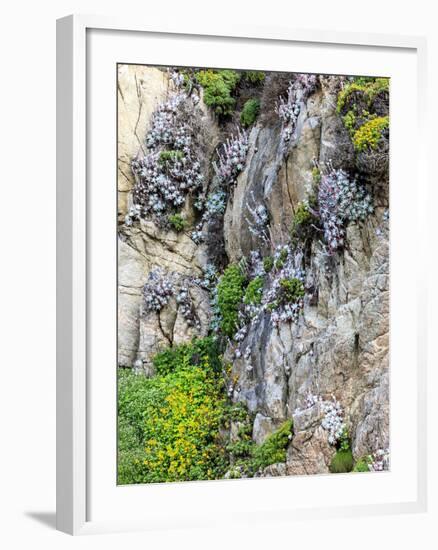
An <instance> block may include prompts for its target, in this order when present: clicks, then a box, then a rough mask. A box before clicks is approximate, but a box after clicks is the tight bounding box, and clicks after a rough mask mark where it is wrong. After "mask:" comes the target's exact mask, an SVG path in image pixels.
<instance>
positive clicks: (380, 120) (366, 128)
mask: <svg viewBox="0 0 438 550" xmlns="http://www.w3.org/2000/svg"><path fill="white" fill-rule="evenodd" d="M388 127H389V117H387V116H385V117H376V118H372V119H370V120H369V121H368V122H365V124H362V126H360V128H359V129H358V130H356V131H355V133H354V135H353V145H354V148H355V149H356V151H359V152H361V151H365V150H369V149H377V147H378V145H379V142H380V140H381V138H382V135H383V132H384V130H386V129H387V128H388Z"/></svg>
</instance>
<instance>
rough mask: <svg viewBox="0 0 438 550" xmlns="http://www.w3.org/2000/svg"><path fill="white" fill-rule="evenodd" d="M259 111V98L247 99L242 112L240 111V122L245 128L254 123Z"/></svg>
mask: <svg viewBox="0 0 438 550" xmlns="http://www.w3.org/2000/svg"><path fill="white" fill-rule="evenodd" d="M259 112H260V100H259V99H248V101H246V102H245V105H244V106H243V109H242V112H241V113H240V122H241V123H242V125H243V126H245V127H246V128H247V127H248V126H251V125H252V124H254V122H255V120H256V118H257V117H258V114H259Z"/></svg>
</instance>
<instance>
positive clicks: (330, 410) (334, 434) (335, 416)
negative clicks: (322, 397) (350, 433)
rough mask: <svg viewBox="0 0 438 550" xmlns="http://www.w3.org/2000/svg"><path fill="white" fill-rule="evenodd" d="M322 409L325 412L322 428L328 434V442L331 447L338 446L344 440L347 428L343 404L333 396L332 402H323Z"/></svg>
mask: <svg viewBox="0 0 438 550" xmlns="http://www.w3.org/2000/svg"><path fill="white" fill-rule="evenodd" d="M321 407H322V411H323V412H324V418H323V420H322V422H321V426H322V427H323V428H324V430H326V431H327V432H328V437H327V440H328V442H329V443H330V445H336V443H337V442H338V441H339V440H341V439H342V437H343V435H344V433H345V428H346V426H345V424H344V417H343V410H342V407H341V404H340V403H339V401H338V400H337V399H336V398H335V396H334V395H332V399H331V401H321Z"/></svg>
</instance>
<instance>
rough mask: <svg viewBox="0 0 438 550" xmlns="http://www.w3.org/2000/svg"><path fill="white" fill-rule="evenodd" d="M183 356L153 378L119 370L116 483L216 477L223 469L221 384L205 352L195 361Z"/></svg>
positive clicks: (223, 401)
mask: <svg viewBox="0 0 438 550" xmlns="http://www.w3.org/2000/svg"><path fill="white" fill-rule="evenodd" d="M183 355H184V354H183ZM175 357H178V359H175V361H179V355H178V354H177V355H175ZM184 357H185V358H184V361H183V362H182V363H178V364H176V365H174V366H173V368H172V369H169V372H168V373H167V374H165V375H158V376H155V377H154V378H146V377H145V376H143V375H136V374H134V373H132V372H128V371H126V370H120V372H119V379H118V483H119V484H127V483H153V482H168V481H189V480H196V479H198V480H200V479H217V478H218V477H222V475H223V474H224V472H225V470H226V454H225V450H224V449H223V448H222V446H221V445H220V436H219V430H220V426H221V421H222V417H223V414H224V412H223V411H224V408H225V400H224V397H223V383H222V381H221V378H220V377H219V376H217V375H216V374H215V373H214V372H213V371H214V369H213V368H212V366H211V365H210V362H209V357H208V356H204V357H202V358H200V360H199V364H192V363H191V362H190V361H187V360H186V358H187V356H184Z"/></svg>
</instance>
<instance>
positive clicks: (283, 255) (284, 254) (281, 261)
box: [275, 248, 289, 269]
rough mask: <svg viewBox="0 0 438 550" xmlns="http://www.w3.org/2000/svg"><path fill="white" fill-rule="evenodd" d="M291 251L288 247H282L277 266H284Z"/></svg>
mask: <svg viewBox="0 0 438 550" xmlns="http://www.w3.org/2000/svg"><path fill="white" fill-rule="evenodd" d="M288 254H289V252H288V251H287V249H286V248H282V249H281V251H280V254H279V256H278V258H277V259H276V260H275V268H276V269H281V268H282V267H283V266H284V262H285V261H286V260H287V256H288Z"/></svg>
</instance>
